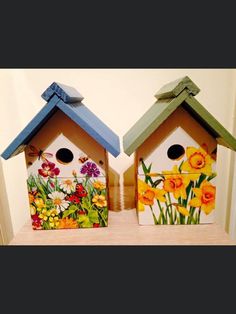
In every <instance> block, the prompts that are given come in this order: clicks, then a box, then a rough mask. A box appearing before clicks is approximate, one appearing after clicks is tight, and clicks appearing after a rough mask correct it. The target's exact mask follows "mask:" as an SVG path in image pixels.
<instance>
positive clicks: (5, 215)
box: [0, 160, 13, 245]
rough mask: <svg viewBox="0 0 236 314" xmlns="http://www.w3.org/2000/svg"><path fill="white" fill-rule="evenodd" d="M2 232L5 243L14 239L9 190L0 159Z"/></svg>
mask: <svg viewBox="0 0 236 314" xmlns="http://www.w3.org/2000/svg"><path fill="white" fill-rule="evenodd" d="M0 233H1V237H2V242H3V244H5V245H6V244H8V243H9V242H10V241H11V240H12V239H13V229H12V222H11V216H10V210H9V204H8V198H7V191H6V186H5V181H4V176H3V170H2V163H1V160H0Z"/></svg>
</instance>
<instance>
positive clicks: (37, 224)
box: [31, 214, 42, 230]
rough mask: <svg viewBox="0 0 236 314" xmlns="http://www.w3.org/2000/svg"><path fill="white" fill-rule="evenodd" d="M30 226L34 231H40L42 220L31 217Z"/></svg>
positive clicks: (36, 216)
mask: <svg viewBox="0 0 236 314" xmlns="http://www.w3.org/2000/svg"><path fill="white" fill-rule="evenodd" d="M31 219H32V226H33V229H34V230H40V229H42V220H41V219H40V218H39V215H37V214H35V215H31Z"/></svg>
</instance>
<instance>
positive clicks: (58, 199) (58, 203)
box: [53, 198, 62, 205]
mask: <svg viewBox="0 0 236 314" xmlns="http://www.w3.org/2000/svg"><path fill="white" fill-rule="evenodd" d="M53 203H54V204H55V205H61V203H62V200H61V199H60V198H55V199H54V201H53Z"/></svg>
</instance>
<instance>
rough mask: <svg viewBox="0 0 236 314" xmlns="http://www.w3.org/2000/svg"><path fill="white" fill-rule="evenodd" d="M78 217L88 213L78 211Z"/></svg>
mask: <svg viewBox="0 0 236 314" xmlns="http://www.w3.org/2000/svg"><path fill="white" fill-rule="evenodd" d="M78 215H87V213H86V211H84V210H82V209H80V210H79V211H78Z"/></svg>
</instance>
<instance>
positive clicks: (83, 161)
mask: <svg viewBox="0 0 236 314" xmlns="http://www.w3.org/2000/svg"><path fill="white" fill-rule="evenodd" d="M78 160H79V162H80V163H81V164H84V163H85V162H86V161H87V160H89V157H88V156H80V157H79V159H78Z"/></svg>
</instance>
